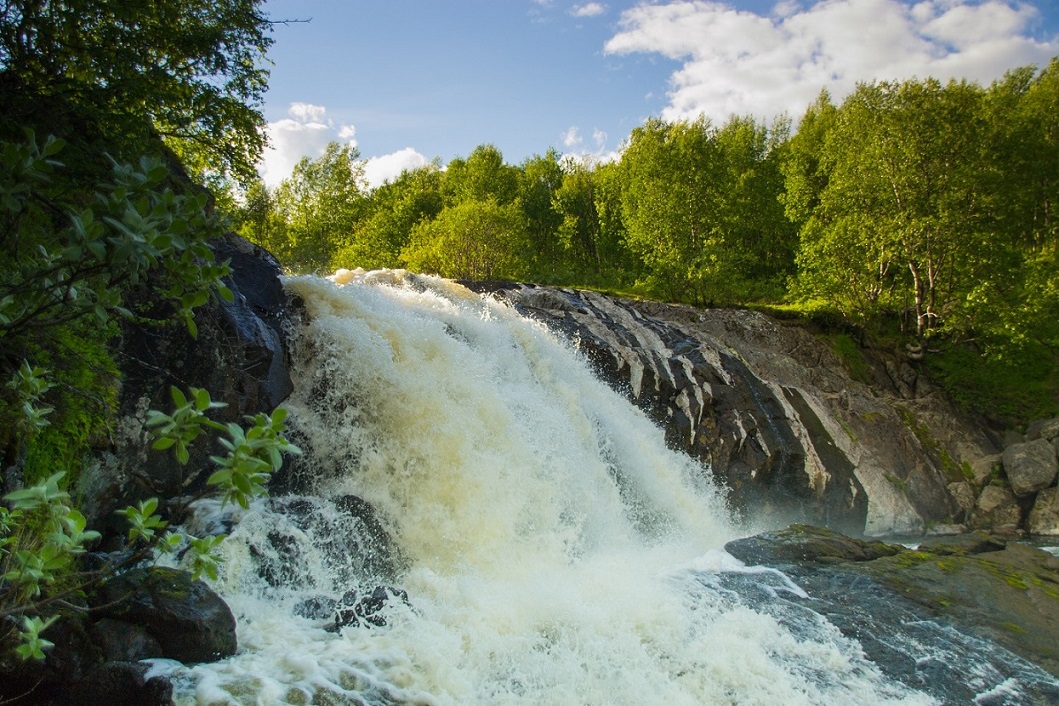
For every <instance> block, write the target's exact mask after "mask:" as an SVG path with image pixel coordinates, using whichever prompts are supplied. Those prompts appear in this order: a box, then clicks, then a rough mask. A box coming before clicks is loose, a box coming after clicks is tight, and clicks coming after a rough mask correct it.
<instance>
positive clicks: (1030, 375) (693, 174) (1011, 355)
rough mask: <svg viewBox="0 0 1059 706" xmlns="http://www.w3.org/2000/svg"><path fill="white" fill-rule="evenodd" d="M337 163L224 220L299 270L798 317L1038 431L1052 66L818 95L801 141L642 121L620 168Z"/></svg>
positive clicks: (567, 162)
mask: <svg viewBox="0 0 1059 706" xmlns="http://www.w3.org/2000/svg"><path fill="white" fill-rule="evenodd" d="M363 175H364V162H363V160H361V159H360V156H359V154H358V152H357V150H356V149H355V148H354V147H351V146H349V145H340V144H338V143H332V144H331V145H329V146H328V148H327V149H326V151H325V152H324V154H323V155H321V156H320V157H317V158H315V159H310V158H305V159H303V160H302V161H301V162H300V163H299V164H298V165H297V166H296V167H295V169H294V171H293V173H292V174H291V176H290V177H289V178H288V179H286V180H285V181H284V182H282V184H280V185H279V186H278V188H275V189H271V190H270V189H268V188H266V187H265V186H264V185H263V184H262V183H260V182H252V183H251V184H250V185H249V186H248V187H247V188H246V189H245V191H243V192H242V193H241V195H240V198H239V199H238V200H232V201H230V202H229V203H230V206H231V211H232V214H233V216H234V218H235V223H236V228H237V229H238V231H239V232H240V233H242V234H243V235H245V236H246V237H247V238H248V239H250V240H252V241H254V242H257V243H259V244H261V245H263V246H264V247H266V248H267V249H269V250H270V251H272V252H273V253H274V254H275V255H276V256H277V257H278V258H279V259H280V261H281V262H282V263H283V264H284V266H285V267H288V268H290V269H291V270H293V271H297V272H329V271H333V270H335V269H338V268H350V269H352V268H356V267H362V268H365V269H374V268H382V267H388V268H397V267H403V268H407V269H410V270H413V271H417V272H426V273H432V274H437V275H441V276H443V277H449V278H455V279H468V280H483V279H486V280H488V279H515V280H528V281H533V282H537V283H544V284H553V285H563V286H573V287H589V288H596V289H601V290H606V291H612V292H618V293H622V294H626V295H630V296H638V297H647V298H653V299H659V300H664V301H670V302H682V303H686V304H690V305H695V306H731V305H737V306H755V307H762V308H765V309H767V310H770V311H773V312H776V313H781V314H783V315H790V316H800V317H808V318H809V319H813V320H817V321H820V322H823V323H824V324H825V328H826V329H827V330H828V331H830V332H831V333H836V334H837V335H838V340H839V342H840V345H844V349H845V350H847V351H849V352H850V354H851V355H852V356H854V357H855V356H856V355H857V353H856V345H852V346H851V345H849V344H850V339H851V338H852V342H853V343H854V344H860V345H865V344H867V343H868V342H869V341H872V342H873V345H882V346H893V347H898V348H903V349H904V350H905V351H906V352H907V355H908V356H910V357H911V358H913V359H915V360H922V361H924V364H925V365H928V366H930V368H931V370H932V372H933V373H934V375H935V377H936V378H937V379H939V380H941V381H942V382H943V384H945V385H946V386H947V387H948V389H949V390H950V392H952V393H953V394H954V395H955V396H956V397H957V398H958V399H960V401H962V402H963V403H965V404H966V405H968V406H969V407H972V408H974V409H977V410H979V411H983V412H986V413H988V414H990V415H991V416H993V417H995V418H999V419H1006V420H1008V421H1009V422H1010V421H1013V420H1019V419H1022V420H1024V419H1026V418H1027V417H1033V416H1041V415H1046V414H1052V413H1054V412H1056V411H1057V410H1059V407H1057V405H1059V400H1057V397H1056V389H1057V387H1059V386H1057V374H1056V353H1057V346H1059V266H1057V262H1059V260H1057V254H1059V250H1057V248H1059V230H1057V225H1059V224H1057V222H1056V214H1055V213H1054V209H1055V204H1056V199H1057V198H1059V60H1055V59H1053V61H1052V62H1051V63H1050V64H1049V65H1048V66H1046V67H1043V69H1038V68H1037V67H1032V66H1028V67H1022V68H1018V69H1014V70H1011V71H1009V72H1008V73H1007V74H1006V75H1005V76H1004V77H1003V78H1002V79H1000V80H998V81H996V82H994V83H993V84H991V85H989V86H987V87H983V86H981V85H978V84H976V83H971V82H968V81H949V82H948V83H942V82H940V81H938V80H935V79H924V80H920V79H913V80H908V81H903V82H886V81H882V82H873V83H864V84H860V85H858V87H857V89H856V90H855V91H854V92H853V93H852V94H851V95H850V96H848V97H847V98H845V99H844V100H842V101H841V103H837V104H836V102H835V101H834V100H833V99H832V98H831V97H830V96H829V94H828V93H827V92H826V91H823V92H821V93H820V95H819V97H818V98H817V99H816V101H815V102H814V103H813V104H812V105H811V106H810V107H809V108H808V110H807V111H806V112H805V114H804V115H802V116H800V117H799V118H798V120H797V123H795V122H794V121H792V120H791V119H790V118H788V117H785V116H780V117H778V118H776V119H774V120H773V121H772V122H771V123H767V124H766V123H763V122H761V121H758V120H755V119H753V118H751V117H739V116H733V117H731V118H730V119H729V120H728V121H726V122H725V123H724V124H720V125H717V124H713V123H712V122H710V121H709V120H707V119H705V118H701V119H699V120H696V121H694V122H666V121H663V120H659V119H651V120H648V121H647V122H645V123H644V124H643V125H642V126H640V127H638V128H636V129H634V130H633V131H632V134H631V135H630V136H629V138H628V140H627V142H626V143H625V145H624V146H623V149H622V150H621V156H620V159H618V160H617V161H613V162H605V163H591V162H586V161H584V160H578V159H574V158H570V157H564V156H562V155H560V154H559V153H557V152H556V151H554V150H549V151H547V152H545V153H544V154H543V155H534V156H532V157H530V158H528V159H526V160H525V161H524V162H522V163H521V164H518V165H511V164H507V163H505V161H504V157H503V154H502V153H501V151H500V150H499V149H497V148H496V147H495V146H493V145H489V144H485V145H481V146H479V147H477V148H476V149H475V150H474V151H473V152H471V154H470V155H469V156H467V157H461V158H457V159H454V160H452V161H451V162H449V163H448V164H447V165H441V164H440V163H439V162H438V161H435V162H434V163H433V164H431V165H428V166H425V167H422V168H418V169H414V170H411V171H406V172H405V173H403V174H401V175H400V176H399V177H397V178H396V179H394V180H392V181H388V182H387V183H385V184H383V185H382V186H379V187H377V188H374V189H371V188H368V186H367V185H366V183H365V181H364V176H363Z"/></svg>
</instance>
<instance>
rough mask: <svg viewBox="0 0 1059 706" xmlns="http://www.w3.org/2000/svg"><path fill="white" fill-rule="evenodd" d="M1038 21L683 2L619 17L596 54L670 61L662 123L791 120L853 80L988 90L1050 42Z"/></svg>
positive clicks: (991, 8)
mask: <svg viewBox="0 0 1059 706" xmlns="http://www.w3.org/2000/svg"><path fill="white" fill-rule="evenodd" d="M1038 17H1039V12H1038V10H1037V9H1036V8H1035V7H1034V6H1032V5H1030V4H1027V3H1024V2H1014V3H1009V2H1008V1H1007V0H920V1H919V2H916V3H914V4H913V3H909V2H905V1H902V0H816V1H815V2H809V3H798V2H797V1H796V0H781V2H779V3H778V4H777V5H775V6H774V7H773V10H772V13H771V14H770V15H769V16H763V15H759V14H756V13H753V12H748V11H740V10H735V9H733V8H732V7H729V6H727V5H724V4H721V3H718V2H707V1H704V0H687V1H682V2H670V3H666V4H643V5H637V6H635V7H633V8H631V9H629V10H626V11H625V12H623V13H622V16H621V20H620V30H619V32H618V33H617V34H615V35H614V36H613V37H612V38H611V39H610V40H609V41H608V42H607V43H606V45H605V46H604V51H605V52H606V53H610V54H632V53H648V54H661V55H663V56H665V57H668V58H670V59H674V60H676V61H679V62H681V66H680V68H679V69H678V70H676V71H675V72H674V73H673V75H672V76H671V77H670V87H669V93H668V95H669V105H668V106H667V107H666V108H665V110H664V111H663V113H662V117H663V118H665V119H668V120H677V119H684V118H695V117H697V116H699V115H700V114H705V115H706V116H708V117H710V118H712V119H714V120H716V121H723V120H726V119H727V118H728V117H729V116H730V115H732V114H737V115H746V114H750V115H754V116H755V117H757V118H759V119H763V120H768V119H771V118H773V117H775V116H777V115H779V114H780V113H784V112H786V113H788V114H789V115H791V116H792V117H794V118H798V117H799V116H800V115H801V113H802V112H803V111H804V110H805V107H806V106H807V105H808V104H809V103H810V102H811V101H812V100H813V99H814V98H815V97H816V96H817V95H818V94H819V92H820V90H821V89H822V88H827V89H828V90H829V91H830V92H831V94H832V96H833V97H834V98H836V99H841V98H843V97H844V96H845V95H847V94H848V93H849V92H851V91H852V90H853V89H854V88H855V86H856V84H857V82H860V81H871V80H904V79H909V78H913V77H919V78H925V77H927V76H934V77H936V78H939V79H942V80H945V79H948V78H967V79H970V80H973V81H979V82H982V83H989V82H990V81H992V80H993V79H996V78H999V77H1000V76H1002V75H1003V73H1004V71H1006V70H1008V69H1011V68H1014V67H1017V66H1025V65H1028V64H1037V65H1044V64H1046V63H1047V62H1048V60H1049V58H1050V57H1052V56H1053V55H1055V54H1059V41H1057V40H1055V39H1052V40H1037V39H1034V38H1032V37H1031V36H1030V35H1029V31H1030V28H1031V26H1032V23H1033V22H1034V21H1035V20H1036V19H1037V18H1038Z"/></svg>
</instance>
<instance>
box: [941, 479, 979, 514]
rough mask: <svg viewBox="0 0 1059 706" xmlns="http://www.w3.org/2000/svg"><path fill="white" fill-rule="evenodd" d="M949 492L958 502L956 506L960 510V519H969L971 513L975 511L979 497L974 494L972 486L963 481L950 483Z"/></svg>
mask: <svg viewBox="0 0 1059 706" xmlns="http://www.w3.org/2000/svg"><path fill="white" fill-rule="evenodd" d="M948 488H949V492H950V493H952V497H953V499H954V500H955V501H956V506H957V507H958V508H959V509H960V513H959V517H961V518H963V517H969V516H970V515H971V512H972V511H973V510H974V506H975V503H976V501H977V500H978V495H977V494H976V493H975V492H974V487H972V486H971V484H970V483H968V482H967V481H961V482H959V483H949V485H948Z"/></svg>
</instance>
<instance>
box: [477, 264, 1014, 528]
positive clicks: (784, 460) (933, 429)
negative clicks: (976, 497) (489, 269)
mask: <svg viewBox="0 0 1059 706" xmlns="http://www.w3.org/2000/svg"><path fill="white" fill-rule="evenodd" d="M468 286H470V287H471V288H472V289H475V290H477V291H480V292H491V293H493V294H494V295H495V296H498V297H501V298H503V299H505V300H506V301H508V302H510V303H511V304H512V305H513V306H514V307H515V308H516V309H518V310H519V311H520V312H522V313H524V314H527V315H529V316H532V317H534V318H536V319H538V320H540V321H542V322H544V323H546V324H547V325H548V326H549V327H551V328H553V329H555V330H556V331H558V332H561V333H562V334H563V335H565V336H567V337H568V338H569V339H570V340H571V341H573V342H574V343H575V344H576V345H577V346H578V347H579V348H580V350H581V351H582V352H583V353H584V354H585V355H586V356H587V357H588V359H589V360H590V361H591V362H592V363H593V364H594V365H595V367H596V368H597V370H598V371H599V372H600V373H601V374H602V375H603V377H604V378H605V379H607V380H608V381H610V383H611V384H612V385H614V386H615V387H616V388H618V389H620V390H622V391H624V392H625V393H626V394H627V395H628V397H629V398H630V399H631V400H633V401H634V402H635V403H636V404H637V405H639V406H640V407H641V408H643V409H644V410H645V411H646V412H647V413H648V414H650V415H651V416H652V418H654V419H655V420H656V421H657V422H658V423H659V424H661V425H662V426H663V427H664V429H665V431H666V436H667V440H668V441H669V443H670V444H671V445H672V446H674V447H676V448H681V449H684V450H686V451H688V452H689V453H690V454H692V455H693V456H695V457H697V458H699V459H701V460H702V461H703V462H705V463H707V464H709V465H710V467H711V469H712V472H713V474H714V475H715V476H716V477H717V479H718V480H719V481H720V482H721V483H722V484H723V485H724V486H725V487H727V488H729V489H730V491H731V496H730V498H731V502H732V505H733V506H734V508H735V509H736V510H737V511H740V512H742V513H743V514H744V515H745V516H747V517H748V518H749V519H753V520H754V521H755V522H757V523H758V524H761V523H770V524H773V525H782V524H785V523H786V522H790V521H808V522H812V523H814V524H820V525H826V526H829V527H833V528H836V529H841V530H843V531H846V532H851V533H854V534H860V533H867V534H871V535H884V534H919V533H922V532H923V531H925V530H926V529H927V527H928V526H931V525H933V524H947V523H952V522H959V521H965V520H966V517H965V515H966V514H967V511H966V510H961V507H960V506H959V505H958V503H957V501H956V499H955V498H954V497H953V496H952V494H951V492H950V490H949V484H950V483H953V482H957V481H961V480H963V478H964V473H963V469H964V467H965V462H966V465H967V466H969V462H970V460H972V459H978V458H980V457H983V456H986V455H987V454H991V453H995V452H996V450H997V449H996V447H995V445H994V444H993V442H992V440H991V438H990V437H989V435H988V434H986V433H985V432H984V431H983V430H982V429H981V427H980V426H979V425H977V424H975V423H974V422H973V420H967V419H965V418H964V417H963V416H962V415H961V414H960V413H959V412H958V411H957V410H956V409H955V408H954V407H953V406H952V405H951V404H949V403H948V401H947V400H946V399H945V398H944V396H942V395H940V394H939V393H937V392H936V391H935V390H934V388H933V387H932V386H931V385H930V384H929V382H928V381H927V380H926V379H925V377H923V376H921V375H920V374H919V373H918V372H917V371H916V370H915V369H914V368H912V367H911V364H910V363H909V362H907V361H903V360H901V359H899V358H895V359H894V360H879V361H878V362H877V365H876V366H874V367H871V368H870V371H871V372H870V374H871V375H873V376H874V377H873V379H872V381H871V382H872V385H871V386H869V385H868V384H865V383H861V382H857V381H855V380H853V379H852V377H851V375H850V373H849V370H848V368H847V367H846V365H845V364H844V363H843V362H842V360H840V359H839V358H838V356H837V355H836V354H835V352H834V350H833V349H832V348H831V347H830V346H829V345H828V343H827V342H826V341H825V340H822V339H821V338H820V337H819V336H816V335H814V334H812V333H811V332H809V331H807V330H805V329H803V328H801V327H799V326H796V325H789V324H786V323H784V322H781V321H778V320H776V319H773V318H770V317H768V316H765V315H763V314H760V313H757V312H752V311H745V310H730V309H708V310H702V309H693V308H690V307H683V306H675V305H665V304H657V303H650V302H635V301H629V300H623V299H618V298H614V297H607V296H603V295H600V294H596V293H593V292H584V291H575V290H568V289H556V288H549V287H537V286H531V285H522V284H513V283H487V284H474V283H470V284H469V285H468Z"/></svg>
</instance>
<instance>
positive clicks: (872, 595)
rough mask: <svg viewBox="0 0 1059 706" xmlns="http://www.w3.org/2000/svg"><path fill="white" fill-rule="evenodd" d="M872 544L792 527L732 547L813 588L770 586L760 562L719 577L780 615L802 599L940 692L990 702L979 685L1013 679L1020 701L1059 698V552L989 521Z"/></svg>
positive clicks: (989, 688)
mask: <svg viewBox="0 0 1059 706" xmlns="http://www.w3.org/2000/svg"><path fill="white" fill-rule="evenodd" d="M785 542H789V543H790V547H787V548H784V546H783V544H784V543H785ZM869 545H870V548H869V549H867V550H865V548H864V546H863V544H862V543H860V542H858V541H857V540H854V539H851V538H848V537H841V536H839V535H836V534H835V533H833V532H827V531H821V530H819V529H818V528H811V527H808V528H807V527H789V528H787V529H786V530H781V531H779V532H768V533H765V534H763V535H757V536H756V537H749V538H746V539H744V540H737V541H736V542H732V543H729V545H728V546H727V547H726V549H729V551H731V550H733V549H734V550H735V552H733V553H736V552H738V554H739V555H741V556H745V557H747V558H748V559H750V558H753V559H755V560H761V561H762V562H763V563H764V564H765V565H766V566H770V567H773V568H778V569H780V570H782V571H783V572H784V574H785V575H786V576H787V577H788V578H789V579H790V580H791V581H793V582H794V583H795V584H796V585H797V586H798V587H799V588H800V589H802V590H803V591H804V592H805V595H801V594H798V593H796V592H793V591H784V590H771V591H770V590H762V589H761V587H760V584H761V579H760V578H759V575H757V574H749V575H748V574H743V573H740V574H735V575H734V576H733V577H731V578H727V577H726V576H722V579H721V580H722V581H723V586H724V588H725V589H726V590H730V591H734V592H737V593H738V594H739V596H740V602H742V603H745V604H747V605H749V606H750V607H752V608H754V609H756V610H758V611H760V612H764V613H767V614H769V615H773V616H775V617H776V618H777V619H778V620H780V621H781V622H782V621H785V620H788V619H790V616H794V615H797V611H798V610H799V609H801V610H804V609H805V608H809V609H811V610H812V611H814V612H815V613H818V614H820V615H822V616H824V617H825V618H826V619H827V621H828V622H829V623H830V624H831V625H833V626H835V627H836V628H838V630H840V631H841V632H842V634H843V635H845V636H846V637H848V638H850V639H854V640H857V642H858V643H859V645H860V647H861V648H862V649H863V650H864V654H865V656H866V657H867V658H868V659H870V660H871V661H872V662H873V663H874V664H875V665H877V666H878V668H879V669H880V671H881V672H882V673H883V674H885V675H887V676H888V677H889V678H891V679H896V680H898V681H900V682H902V683H904V684H906V685H908V686H909V687H912V688H914V689H918V690H921V691H923V692H924V693H926V694H927V695H928V696H929V697H931V698H932V699H934V700H936V701H937V702H939V703H953V704H955V703H985V701H983V700H982V699H981V698H979V697H980V696H982V695H983V694H986V693H990V692H996V693H1009V692H1007V691H1003V690H1004V688H1005V685H1007V684H1010V683H1012V681H1011V680H1017V682H1018V688H1019V694H1018V696H1019V698H1018V699H1017V700H1015V701H1013V702H1012V703H1025V704H1037V703H1040V704H1044V703H1057V702H1059V701H1057V699H1059V679H1057V678H1056V677H1057V676H1059V643H1057V642H1056V641H1055V635H1056V634H1059V633H1057V632H1056V631H1057V630H1059V591H1056V590H1055V586H1056V585H1057V583H1056V582H1057V581H1059V571H1057V569H1059V562H1057V563H1056V565H1055V566H1052V565H1051V564H1050V562H1051V561H1052V559H1053V558H1052V557H1050V556H1049V555H1048V554H1047V553H1045V552H1041V551H1039V550H1036V549H1034V548H1032V547H1028V546H1025V545H1022V544H1019V543H1017V542H1008V541H1006V540H1004V539H1002V538H998V537H995V536H994V535H991V534H989V533H986V532H976V533H972V534H970V535H964V536H961V537H945V538H940V537H939V538H931V539H929V540H926V541H925V542H924V543H923V544H922V545H921V546H920V547H919V548H918V549H916V550H910V549H905V548H903V547H900V546H891V545H881V547H880V545H879V543H869ZM761 548H765V549H766V551H758V550H759V549H761ZM742 549H750V550H751V552H752V553H753V556H750V555H749V554H747V553H746V552H743V551H741V550H742ZM799 557H804V558H799ZM843 557H848V558H846V559H844V558H843ZM747 576H750V577H751V578H746V577H747ZM784 616H788V617H784ZM795 624H797V619H796V618H795ZM941 655H944V657H940V656H941Z"/></svg>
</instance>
